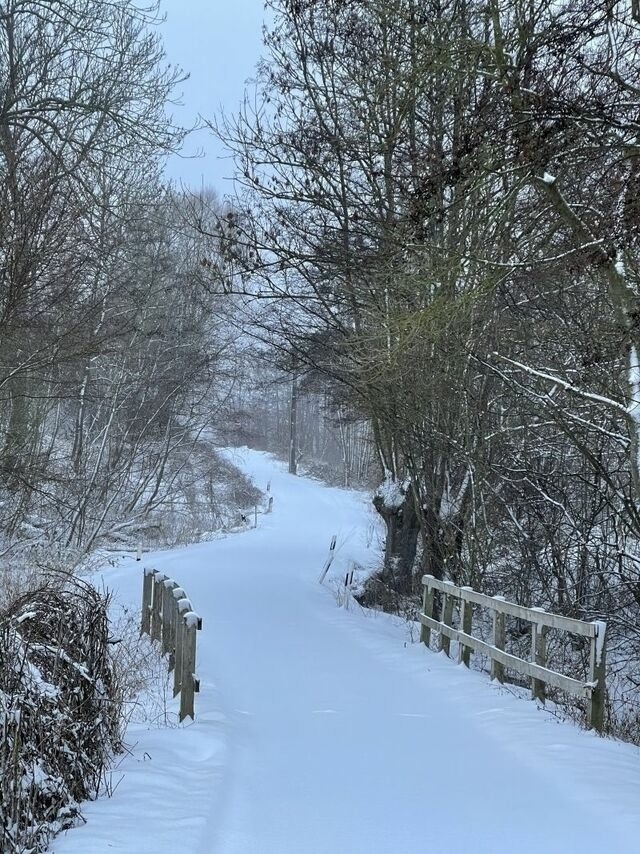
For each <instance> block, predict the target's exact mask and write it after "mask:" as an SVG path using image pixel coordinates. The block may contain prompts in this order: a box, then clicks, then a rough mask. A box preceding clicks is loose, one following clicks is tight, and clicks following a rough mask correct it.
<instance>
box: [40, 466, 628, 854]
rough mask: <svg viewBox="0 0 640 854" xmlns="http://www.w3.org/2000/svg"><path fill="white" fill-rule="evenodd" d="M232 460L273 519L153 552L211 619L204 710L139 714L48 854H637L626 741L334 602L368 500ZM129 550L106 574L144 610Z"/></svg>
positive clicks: (367, 559)
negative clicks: (120, 755)
mask: <svg viewBox="0 0 640 854" xmlns="http://www.w3.org/2000/svg"><path fill="white" fill-rule="evenodd" d="M234 457H235V459H236V460H237V461H238V463H239V465H241V467H242V468H243V469H244V470H245V471H247V473H249V474H250V475H252V476H253V477H254V479H255V482H256V484H257V485H258V486H261V487H263V486H264V484H266V483H267V481H268V480H271V484H272V493H273V494H274V495H275V496H276V497H277V512H275V511H274V512H273V513H272V514H270V515H266V516H262V517H260V520H259V527H258V529H256V530H248V531H246V532H245V533H242V534H237V535H232V536H229V537H227V538H225V539H218V540H215V541H213V542H209V543H199V544H197V545H192V546H188V547H185V548H180V549H175V550H172V551H166V552H157V553H155V554H152V555H150V556H149V560H148V562H149V564H150V565H153V566H156V567H157V568H158V569H159V570H161V571H163V572H167V573H168V574H169V575H170V576H171V577H173V578H174V579H176V581H178V582H179V583H180V584H183V585H184V586H185V589H187V590H188V591H189V594H190V597H191V600H192V601H193V603H194V606H195V607H196V608H197V610H198V613H199V614H200V615H201V616H202V618H203V621H204V628H203V630H202V631H201V632H198V662H197V673H198V676H199V677H200V683H201V691H200V694H198V695H197V697H196V720H195V722H194V723H193V724H189V725H183V726H180V727H177V726H176V727H172V728H164V729H162V728H159V729H144V728H142V727H140V726H135V727H131V728H130V730H129V738H128V740H129V743H130V745H131V752H130V754H128V755H126V756H125V758H124V759H123V761H122V764H121V766H120V768H119V769H118V770H117V771H116V772H115V773H114V776H113V783H112V787H113V788H114V792H113V796H112V797H111V798H109V799H107V798H103V799H100V800H98V801H97V802H94V803H90V804H88V805H85V807H84V814H85V817H86V819H87V824H86V825H84V826H82V827H79V828H77V829H74V830H72V831H70V832H69V833H67V834H66V835H65V836H64V837H59V838H58V839H57V840H55V841H54V843H53V846H52V849H53V851H54V852H55V854H87V852H91V854H107V852H118V851H120V852H136V854H151V852H153V854H165V852H166V854H169V852H171V854H176V852H177V854H182V852H195V854H327V853H328V852H332V851H336V852H344V854H395V852H396V851H397V852H402V854H418V853H419V854H424V852H425V851H432V852H442V854H454V852H455V854H507V852H512V851H514V850H517V851H518V853H519V854H534V852H535V854H539V853H540V852H542V851H544V852H545V854H578V852H580V854H581V852H583V851H585V850H609V851H615V852H616V854H635V852H637V851H638V842H637V840H638V839H639V838H640V811H638V809H637V792H638V791H640V761H639V752H638V750H637V749H636V748H635V747H632V746H630V745H625V744H621V743H618V742H615V741H612V740H607V739H601V738H598V737H596V736H595V735H593V734H592V733H588V732H585V731H582V730H579V729H578V728H577V727H575V726H573V725H571V724H567V723H561V722H559V721H558V720H557V719H556V718H554V717H553V716H551V715H550V714H548V713H546V712H545V711H544V710H543V709H541V708H539V707H538V706H537V705H536V704H535V703H533V702H530V701H527V700H523V699H521V698H519V697H517V696H514V694H513V693H512V692H510V691H509V689H507V688H500V687H499V686H497V685H494V684H491V683H490V682H489V681H488V679H487V678H486V677H485V676H484V675H482V674H480V673H477V672H473V671H471V672H470V671H468V670H467V669H466V668H464V667H462V666H459V665H456V664H455V663H454V662H453V661H451V660H449V659H447V658H445V657H444V656H442V655H437V654H435V653H432V652H429V651H427V650H425V649H424V647H422V646H420V645H419V644H417V643H412V642H411V636H410V635H409V633H408V629H407V625H406V624H403V623H401V622H400V621H399V620H397V619H395V618H392V617H389V616H387V615H381V614H377V613H374V612H368V611H363V610H362V609H361V608H360V607H359V606H358V605H357V604H356V603H355V602H353V603H352V608H351V610H348V611H347V610H345V609H339V608H338V607H337V605H336V599H335V596H334V595H333V592H332V589H331V587H332V585H333V587H334V589H335V590H336V591H337V590H338V588H339V585H341V584H342V582H343V580H344V574H345V572H346V571H347V568H348V567H349V565H350V562H351V561H353V560H356V561H357V562H358V564H360V565H361V566H363V567H364V568H365V569H367V568H371V567H372V566H373V565H374V564H375V561H376V560H377V559H378V556H379V555H378V545H379V544H377V543H374V544H373V545H371V546H370V547H367V540H369V539H370V535H369V530H370V527H371V522H372V519H373V518H374V517H373V516H372V515H371V510H370V502H369V501H368V499H367V498H366V497H365V496H362V495H360V494H358V493H354V492H348V491H345V490H339V489H330V488H327V487H323V486H322V485H320V484H319V483H317V482H314V481H310V480H306V479H304V478H300V477H299V478H296V477H294V476H291V475H288V474H287V473H286V472H285V469H284V466H282V465H281V464H280V463H278V462H275V461H273V460H272V459H271V458H270V457H268V456H267V455H265V454H261V453H257V452H251V451H247V450H245V451H243V452H238V453H237V454H236V455H234ZM333 534H337V535H338V543H339V547H338V548H337V549H336V557H335V561H334V563H333V564H332V567H331V572H330V574H329V575H328V577H327V583H326V584H325V585H322V586H321V585H319V584H318V583H317V579H318V573H319V571H320V569H321V567H322V565H323V562H324V561H325V559H326V550H327V543H328V542H330V539H331V536H332V535H333ZM134 557H135V556H133V555H132V556H129V557H128V558H127V559H123V560H122V561H121V562H120V564H119V565H118V566H116V567H115V568H107V569H105V570H104V573H103V577H104V581H105V582H107V583H108V584H109V585H110V586H111V587H112V588H114V589H115V591H116V593H117V595H118V597H119V598H120V599H121V600H123V601H124V602H128V603H130V604H131V605H132V606H134V607H139V599H140V592H141V570H140V565H139V564H137V563H136V562H135V560H134V559H133V558H134ZM174 704H175V701H171V707H170V708H171V709H172V710H173V711H175V705H174Z"/></svg>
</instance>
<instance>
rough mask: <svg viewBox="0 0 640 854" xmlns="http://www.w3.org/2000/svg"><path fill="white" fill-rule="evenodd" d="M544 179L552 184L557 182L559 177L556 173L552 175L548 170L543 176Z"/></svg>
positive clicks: (546, 182)
mask: <svg viewBox="0 0 640 854" xmlns="http://www.w3.org/2000/svg"><path fill="white" fill-rule="evenodd" d="M542 180H543V181H544V183H545V184H549V185H551V184H555V183H556V181H557V178H556V176H555V175H550V174H549V173H548V172H545V173H544V175H543V176H542Z"/></svg>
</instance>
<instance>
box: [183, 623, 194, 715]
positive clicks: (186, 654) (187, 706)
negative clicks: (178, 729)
mask: <svg viewBox="0 0 640 854" xmlns="http://www.w3.org/2000/svg"><path fill="white" fill-rule="evenodd" d="M194 618H195V619H194ZM182 623H183V634H184V644H183V647H182V685H181V688H180V720H181V721H183V720H184V719H185V718H191V720H193V719H194V694H195V683H196V634H197V631H198V618H197V615H196V614H194V613H193V612H192V611H190V612H189V613H188V614H185V615H184V617H183V618H182Z"/></svg>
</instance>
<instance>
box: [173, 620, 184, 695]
mask: <svg viewBox="0 0 640 854" xmlns="http://www.w3.org/2000/svg"><path fill="white" fill-rule="evenodd" d="M184 631H185V627H184V619H183V618H182V617H181V616H179V615H178V613H177V609H176V635H175V654H174V665H173V696H174V697H175V696H177V695H178V694H179V693H180V691H181V689H182V661H183V656H184V652H183V650H184Z"/></svg>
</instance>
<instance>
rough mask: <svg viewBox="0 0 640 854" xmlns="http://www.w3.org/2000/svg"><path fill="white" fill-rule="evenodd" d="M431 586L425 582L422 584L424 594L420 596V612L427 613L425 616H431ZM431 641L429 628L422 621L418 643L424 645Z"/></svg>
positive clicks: (432, 596) (432, 595)
mask: <svg viewBox="0 0 640 854" xmlns="http://www.w3.org/2000/svg"><path fill="white" fill-rule="evenodd" d="M433 598H434V594H433V587H429V586H428V585H427V584H425V586H424V594H423V596H422V612H423V613H424V614H426V615H427V617H433ZM430 641H431V629H430V628H429V626H426V625H425V624H424V623H422V624H421V625H420V643H423V644H424V645H425V646H429V643H430Z"/></svg>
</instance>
